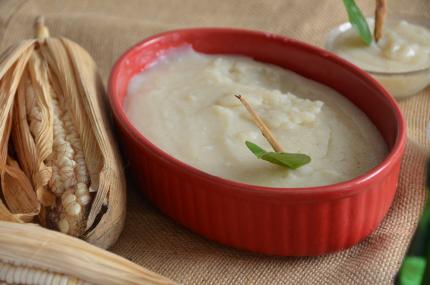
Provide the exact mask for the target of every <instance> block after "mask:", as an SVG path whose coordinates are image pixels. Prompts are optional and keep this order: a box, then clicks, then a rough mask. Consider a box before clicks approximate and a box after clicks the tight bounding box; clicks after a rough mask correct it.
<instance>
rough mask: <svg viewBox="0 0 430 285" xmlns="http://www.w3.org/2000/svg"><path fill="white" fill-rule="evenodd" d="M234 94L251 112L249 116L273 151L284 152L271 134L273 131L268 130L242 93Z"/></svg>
mask: <svg viewBox="0 0 430 285" xmlns="http://www.w3.org/2000/svg"><path fill="white" fill-rule="evenodd" d="M234 96H235V97H236V98H237V99H239V100H240V102H242V104H243V106H245V108H246V110H247V111H248V112H249V113H250V114H251V117H252V119H253V121H254V123H255V124H256V125H257V127H258V128H259V129H260V131H261V133H262V134H263V136H264V137H265V138H266V140H267V141H268V142H269V143H270V145H271V146H272V148H273V150H274V151H275V152H285V150H284V148H283V147H282V145H281V144H280V143H279V142H278V141H277V140H276V138H275V137H274V136H273V133H272V132H271V131H270V129H269V128H268V127H267V125H266V124H265V123H264V121H263V120H262V119H261V118H260V116H259V115H258V114H257V113H256V112H255V111H254V109H253V108H252V107H251V105H250V104H249V103H248V101H247V100H246V99H245V98H244V97H243V96H242V95H234Z"/></svg>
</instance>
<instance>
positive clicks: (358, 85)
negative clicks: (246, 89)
mask: <svg viewBox="0 0 430 285" xmlns="http://www.w3.org/2000/svg"><path fill="white" fill-rule="evenodd" d="M185 44H187V45H191V46H192V47H193V48H194V49H195V50H196V51H198V52H203V53H209V54H238V55H244V56H248V57H251V58H254V59H255V60H258V61H261V62H267V63H271V64H275V65H278V66H281V67H284V68H287V69H290V70H292V71H294V72H297V73H298V74H300V75H303V76H305V77H307V78H309V79H312V80H315V81H318V82H320V83H323V84H325V85H327V86H330V87H332V88H333V89H335V90H337V91H338V92H339V93H341V94H342V95H343V96H345V97H347V98H348V99H349V100H350V101H352V102H353V103H354V104H355V105H356V106H358V107H359V108H360V109H361V110H362V111H363V112H365V113H366V114H367V116H368V117H369V118H370V120H371V121H372V122H373V123H374V124H375V126H376V127H377V128H378V130H379V131H380V133H381V134H382V136H383V138H384V139H385V142H386V143H387V146H388V149H389V153H388V155H387V157H386V158H385V159H384V161H383V162H381V163H380V164H379V165H378V166H377V167H375V168H373V169H372V170H370V171H368V172H367V173H365V174H364V175H361V176H359V177H356V178H355V179H352V180H349V181H346V182H342V183H337V184H333V185H328V186H321V187H308V188H270V187H261V186H254V185H248V184H243V183H239V182H233V181H229V180H226V179H223V178H220V177H216V176H212V175H210V174H207V173H205V172H202V171H200V170H198V169H195V168H193V167H191V166H189V165H187V164H185V163H183V162H181V161H179V160H177V159H175V158H173V157H172V156H170V155H168V154H167V153H165V152H163V151H162V150H160V149H159V148H158V147H157V146H156V145H154V144H152V143H151V142H150V141H149V140H148V139H146V138H145V137H144V136H143V135H142V134H141V133H139V131H138V130H137V129H136V128H135V127H133V125H132V124H131V123H130V122H129V120H128V119H127V116H126V114H125V112H124V110H123V107H122V106H123V105H122V103H123V99H124V96H125V95H126V93H127V87H128V82H129V80H130V78H131V77H132V76H134V75H135V74H137V73H139V72H141V71H142V70H144V69H145V68H146V67H148V66H149V65H150V64H151V63H152V62H154V61H155V60H156V59H157V58H158V57H159V56H160V55H162V54H163V53H165V52H166V51H167V50H169V49H170V48H174V47H179V46H182V45H185ZM184 84H185V83H184ZM109 99H110V103H111V107H112V110H113V114H114V120H115V122H116V125H117V127H118V130H119V135H120V136H119V139H120V142H121V144H122V147H123V151H124V153H125V155H126V158H127V160H128V161H129V164H130V168H129V170H130V171H131V172H132V174H133V177H134V178H135V181H136V183H137V185H138V187H139V189H140V190H141V191H143V193H144V194H145V195H146V196H147V197H148V198H149V199H150V200H151V201H152V202H153V203H154V204H155V205H156V206H157V207H158V208H160V209H161V211H162V212H163V213H165V214H166V215H167V216H169V217H171V218H172V219H174V220H175V221H177V222H178V223H180V224H182V225H184V226H186V227H187V228H189V229H191V230H193V231H195V232H197V233H199V234H201V235H203V236H205V237H207V238H209V239H211V240H215V241H218V242H220V243H223V244H226V245H230V246H233V247H236V248H240V249H245V250H249V251H254V252H259V253H264V254H270V255H283V256H310V255H321V254H324V253H327V252H332V251H336V250H340V249H344V248H347V247H350V246H352V245H354V244H356V243H357V242H359V241H360V240H362V239H364V238H365V237H366V236H368V235H369V234H370V233H371V232H372V231H373V230H374V229H375V228H376V227H377V226H378V225H379V224H380V223H381V221H382V219H383V218H384V216H385V214H386V213H387V211H388V209H389V208H390V205H391V203H392V200H393V198H394V194H395V191H396V187H397V181H398V177H399V171H400V162H401V158H402V155H403V152H404V147H405V141H406V129H405V122H404V119H403V117H402V114H401V112H400V110H399V108H398V106H397V104H396V102H395V101H394V99H393V98H392V97H391V96H390V95H389V94H388V93H387V92H386V91H385V90H384V89H383V88H382V87H381V86H380V85H379V84H378V83H377V82H376V81H375V80H374V79H372V78H371V77H370V76H369V75H367V74H366V73H365V72H364V71H362V70H360V69H359V68H357V67H355V66H353V65H352V64H350V63H348V62H346V61H345V60H342V59H341V58H339V57H337V56H335V55H333V54H332V53H330V52H327V51H324V50H322V49H319V48H316V47H312V46H310V45H307V44H305V43H302V42H299V41H296V40H291V39H288V38H285V37H282V36H276V35H272V34H267V33H262V32H254V31H246V30H237V29H226V28H198V29H186V30H177V31H171V32H166V33H163V34H159V35H155V36H152V37H150V38H148V39H145V40H143V41H142V42H140V43H138V44H137V45H135V46H134V47H133V48H131V49H130V50H129V51H127V52H126V53H125V54H124V55H123V56H122V57H121V58H120V59H119V60H118V61H117V63H116V64H115V66H114V68H113V70H112V73H111V77H110V80H109Z"/></svg>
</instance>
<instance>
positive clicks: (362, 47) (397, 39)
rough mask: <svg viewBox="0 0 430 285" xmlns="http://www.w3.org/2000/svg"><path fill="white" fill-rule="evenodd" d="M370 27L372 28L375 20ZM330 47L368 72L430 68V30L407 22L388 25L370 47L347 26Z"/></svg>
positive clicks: (370, 23)
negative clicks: (376, 41) (377, 40)
mask: <svg viewBox="0 0 430 285" xmlns="http://www.w3.org/2000/svg"><path fill="white" fill-rule="evenodd" d="M369 26H370V28H371V30H372V31H373V26H374V24H373V20H371V21H369ZM345 27H347V26H345ZM329 48H330V49H331V50H333V51H334V52H336V53H337V54H339V55H340V56H342V57H344V58H346V59H348V60H350V61H351V62H353V63H354V64H356V65H358V66H360V67H361V68H363V69H365V70H367V71H373V72H407V71H415V70H421V69H425V68H429V67H430V30H429V29H427V28H425V27H421V26H418V25H414V24H411V23H409V22H407V21H400V22H397V23H395V24H387V25H385V26H384V32H383V37H382V38H381V39H380V40H379V42H378V43H375V42H374V41H373V42H372V44H371V45H370V46H367V45H366V44H364V43H363V41H362V40H361V39H360V38H359V36H358V35H357V33H356V32H355V31H354V30H353V29H352V28H351V27H350V25H348V28H346V30H344V31H341V32H340V33H339V34H338V35H337V37H336V38H335V39H334V40H333V42H332V43H330V47H329Z"/></svg>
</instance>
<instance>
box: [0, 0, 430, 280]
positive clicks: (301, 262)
mask: <svg viewBox="0 0 430 285" xmlns="http://www.w3.org/2000/svg"><path fill="white" fill-rule="evenodd" d="M357 2H358V3H359V4H360V6H361V7H362V8H363V9H364V11H365V13H366V14H371V13H372V9H373V5H374V1H373V0H357ZM388 2H389V4H390V11H396V13H397V14H399V13H400V14H404V15H408V16H416V17H420V18H426V17H427V19H428V21H429V26H430V1H429V0H413V1H412V0H408V1H402V0H390V1H388ZM40 14H43V15H45V16H46V18H47V24H48V26H49V28H50V30H51V33H52V34H53V35H63V36H66V37H69V38H71V39H73V40H75V41H76V42H78V43H80V44H81V45H82V46H83V47H85V48H86V49H87V50H88V51H89V52H90V53H91V54H92V55H93V57H94V58H95V60H96V62H97V63H98V65H99V66H100V68H101V73H102V76H103V79H104V80H105V81H106V80H107V77H108V75H109V71H110V69H111V67H112V64H113V63H114V61H115V60H116V59H117V58H118V56H119V55H120V54H121V53H122V52H124V51H125V50H126V49H127V48H128V47H130V46H131V45H132V44H134V43H135V42H137V41H139V40H140V39H142V38H145V37H147V36H149V35H152V34H154V33H158V32H161V31H165V30H169V29H176V28H180V27H192V26H226V27H228V26H230V27H242V28H248V29H257V30H263V31H268V32H273V33H277V34H282V35H287V36H289V37H293V38H297V39H300V40H304V41H307V42H310V43H312V44H316V45H320V46H321V45H322V44H323V42H324V36H325V34H326V33H327V31H328V30H329V29H330V28H331V27H333V26H334V25H335V24H338V23H340V22H342V21H345V19H346V14H345V11H344V9H343V6H342V1H341V0H318V1H312V0H307V1H304V0H270V1H269V0H266V1H262V0H261V1H257V0H252V1H251V0H236V1H234V0H230V1H228V0H218V1H212V0H187V1H185V0H182V1H180V0H177V1H174V0H169V1H167V0H162V1H155V0H154V1H151V0H147V1H138V0H131V1H119V0H118V1H111V0H109V1H108V0H98V1H83V0H82V1H78V0H69V1H48V0H46V1H25V0H20V1H15V0H0V50H3V49H5V48H6V47H7V46H8V45H10V44H11V43H13V42H15V41H17V40H19V39H24V38H27V37H30V36H32V23H33V20H34V18H35V16H36V15H40ZM429 95H430V88H427V90H426V91H424V92H422V93H421V94H419V95H418V96H415V97H413V98H412V99H409V100H406V101H403V102H401V103H400V105H401V108H402V110H403V112H404V114H405V115H406V118H407V121H408V127H409V141H408V146H407V150H406V155H405V158H404V160H403V164H402V173H401V178H400V185H399V189H398V191H397V195H396V198H395V201H394V203H393V206H392V208H391V210H390V212H389V214H388V216H387V217H386V218H385V220H384V221H383V223H382V224H381V226H380V227H379V228H378V229H377V230H376V231H375V232H374V233H373V234H372V235H371V236H370V237H369V238H367V239H366V240H364V241H363V242H361V243H360V244H358V245H357V246H354V247H353V248H351V249H349V250H345V251H343V252H339V253H334V254H330V255H327V256H323V257H317V258H315V257H309V258H273V257H265V256H260V255H254V254H250V253H246V252H241V251H237V250H234V249H230V248H227V247H224V246H221V245H218V244H216V243H213V242H210V241H207V240H205V239H204V238H201V237H199V236H197V235H195V234H193V233H191V232H190V231H188V230H186V229H184V228H183V227H181V226H179V225H177V224H175V223H173V222H172V221H171V220H169V219H168V218H166V217H164V216H163V215H161V214H160V213H159V212H158V211H157V210H156V209H154V208H153V207H152V206H150V205H149V204H148V203H147V202H146V201H145V200H144V198H143V197H142V196H141V195H140V194H139V193H138V192H137V191H135V190H134V189H133V187H132V186H130V187H129V188H130V189H129V199H128V201H129V202H128V210H127V211H128V212H127V214H128V215H127V223H126V228H125V230H124V233H123V234H122V236H121V238H120V240H119V241H118V243H117V244H116V245H115V246H114V247H113V248H112V251H113V252H115V253H117V254H120V255H122V256H124V257H126V258H128V259H130V260H132V261H134V262H136V263H138V264H141V265H143V266H145V267H147V268H148V269H151V270H153V271H155V272H158V273H160V274H162V275H165V276H167V277H170V278H172V279H174V280H176V281H179V282H182V283H187V284H389V283H390V282H391V281H392V279H393V276H394V275H395V273H396V271H397V270H398V267H399V265H400V262H401V260H402V257H403V255H404V253H405V251H406V249H407V246H408V243H409V241H410V238H411V236H412V233H413V231H414V228H415V226H416V223H417V220H418V216H419V213H420V211H421V209H422V206H423V202H424V196H425V194H424V162H425V158H426V156H427V153H428V151H429V150H430V148H429V143H428V142H427V140H426V133H425V129H426V124H427V122H428V120H429V119H430V97H429ZM315 238H318V237H315Z"/></svg>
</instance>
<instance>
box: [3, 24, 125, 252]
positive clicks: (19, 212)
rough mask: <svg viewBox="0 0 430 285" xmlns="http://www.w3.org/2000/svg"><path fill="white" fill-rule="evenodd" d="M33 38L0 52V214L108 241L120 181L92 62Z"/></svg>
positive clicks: (121, 196)
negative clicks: (0, 193) (0, 192)
mask: <svg viewBox="0 0 430 285" xmlns="http://www.w3.org/2000/svg"><path fill="white" fill-rule="evenodd" d="M36 31H37V32H36V34H37V37H36V39H33V40H26V41H23V42H22V43H20V44H18V45H15V46H12V47H11V48H9V49H8V50H7V51H5V52H4V53H3V54H2V55H1V56H0V152H1V153H0V178H1V191H2V195H0V198H1V199H0V219H1V220H4V221H13V222H19V223H26V222H31V221H37V222H39V223H40V224H42V225H43V226H47V227H50V228H52V229H56V230H59V231H62V232H64V233H67V234H69V235H73V236H76V237H80V238H83V239H85V240H86V241H88V242H90V243H92V244H95V245H97V246H99V247H103V248H107V247H109V246H111V245H112V244H113V243H114V242H115V241H116V240H117V238H118V236H119V234H120V232H121V230H122V228H123V225H124V218H125V199H126V197H125V181H124V177H123V173H122V169H121V163H120V159H119V156H118V153H117V151H116V149H115V143H114V140H113V138H112V134H111V133H110V131H109V125H108V119H107V117H106V113H105V110H104V106H105V102H104V100H103V96H104V89H103V85H102V83H101V80H100V77H99V75H98V72H97V67H96V65H95V63H94V61H93V59H92V58H91V57H90V55H89V54H88V53H87V52H86V51H85V50H84V49H83V48H81V47H80V46H79V45H78V44H76V43H74V42H72V41H70V40H68V39H65V38H51V37H49V32H48V30H47V28H46V26H45V25H44V23H43V21H42V20H39V21H37V25H36Z"/></svg>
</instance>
